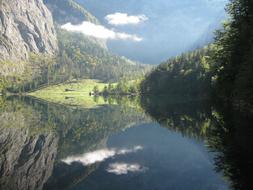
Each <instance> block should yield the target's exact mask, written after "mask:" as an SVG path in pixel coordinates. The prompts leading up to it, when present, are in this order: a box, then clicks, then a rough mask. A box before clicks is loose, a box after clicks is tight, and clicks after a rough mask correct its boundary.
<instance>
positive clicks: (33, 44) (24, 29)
mask: <svg viewBox="0 0 253 190" xmlns="http://www.w3.org/2000/svg"><path fill="white" fill-rule="evenodd" d="M57 50H58V44H57V36H56V31H55V28H54V24H53V19H52V15H51V13H50V11H49V10H48V9H47V7H46V6H45V5H44V4H43V2H42V0H0V60H13V61H20V60H26V59H27V58H28V54H29V52H34V53H45V54H49V55H53V54H55V53H56V52H57Z"/></svg>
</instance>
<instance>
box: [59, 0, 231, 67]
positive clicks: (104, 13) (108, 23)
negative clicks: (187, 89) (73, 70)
mask: <svg viewBox="0 0 253 190" xmlns="http://www.w3.org/2000/svg"><path fill="white" fill-rule="evenodd" d="M78 2H79V3H81V4H83V5H84V7H85V8H86V9H87V10H89V11H90V12H91V13H92V14H93V15H95V16H96V17H97V18H98V19H99V20H100V22H101V25H99V26H98V25H94V24H92V23H88V22H84V23H83V24H81V25H79V26H74V25H71V24H66V25H64V26H63V27H65V29H68V30H72V31H79V32H80V31H81V32H83V33H84V34H85V35H90V36H94V37H98V38H103V39H107V40H108V47H109V49H110V50H112V51H113V52H114V53H116V54H119V55H124V56H126V57H129V58H131V59H133V60H137V61H140V62H143V63H151V64H158V63H160V62H161V61H164V60H166V59H168V58H169V57H171V56H175V55H178V54H180V53H182V52H184V51H187V50H189V49H193V48H195V47H197V46H201V45H203V44H204V43H206V42H208V41H210V40H211V38H212V36H213V31H214V30H215V29H216V28H218V27H219V26H220V22H221V21H222V20H223V19H224V18H225V15H226V14H225V10H224V8H225V4H226V2H227V1H226V0H177V1H175V0H103V1H101V0H78Z"/></svg>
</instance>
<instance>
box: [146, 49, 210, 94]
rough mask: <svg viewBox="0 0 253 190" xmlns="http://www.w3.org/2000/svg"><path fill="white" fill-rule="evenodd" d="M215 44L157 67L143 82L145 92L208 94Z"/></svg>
mask: <svg viewBox="0 0 253 190" xmlns="http://www.w3.org/2000/svg"><path fill="white" fill-rule="evenodd" d="M212 49H213V46H211V45H210V46H207V47H205V48H203V49H198V50H195V51H193V52H189V53H184V54H182V55H180V56H177V57H176V58H171V59H169V60H168V61H166V62H165V63H162V64H161V65H159V66H158V67H157V68H155V69H154V70H153V71H152V72H151V73H150V74H149V75H147V77H146V78H145V80H144V81H143V82H142V84H141V91H142V93H143V94H156V95H158V94H174V95H194V96H195V95H196V96H203V95H208V94H209V92H210V89H211V83H212V70H211V65H210V63H209V60H210V56H211V54H212Z"/></svg>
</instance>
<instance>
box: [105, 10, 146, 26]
mask: <svg viewBox="0 0 253 190" xmlns="http://www.w3.org/2000/svg"><path fill="white" fill-rule="evenodd" d="M105 19H106V20H107V21H108V23H109V24H111V25H116V26H117V25H128V24H133V25H136V24H140V23H142V22H145V21H146V20H148V17H147V16H146V15H128V14H127V13H114V14H109V15H107V16H106V17H105Z"/></svg>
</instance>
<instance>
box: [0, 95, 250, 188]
mask: <svg viewBox="0 0 253 190" xmlns="http://www.w3.org/2000/svg"><path fill="white" fill-rule="evenodd" d="M135 103H136V102H135ZM133 105H134V104H131V103H127V102H125V101H124V102H120V105H107V106H102V107H97V108H94V109H81V108H76V107H67V106H62V105H53V104H49V103H47V102H41V101H37V100H34V99H31V98H17V97H9V98H8V99H6V100H1V101H0V189H7V190H8V189H13V190H14V189H21V190H23V189H24V190H26V189H44V190H49V189H50V190H51V189H52V190H54V189H136V188H138V189H145V190H146V189H159V190H162V189H168V188H169V189H188V190H189V189H209V190H212V189H221V190H223V189H243V190H246V189H247V190H248V189H252V187H253V185H252V180H251V179H252V175H251V171H252V169H253V163H252V160H253V156H252V155H253V154H252V149H251V147H252V145H253V143H252V136H253V129H252V127H251V125H252V124H251V121H252V120H251V118H250V117H249V116H245V114H242V115H241V114H239V113H236V112H233V111H231V109H229V111H228V110H227V109H223V108H220V107H218V106H214V105H213V104H210V103H209V102H207V101H203V102H199V101H198V102H196V101H188V100H187V101H186V100H185V102H183V103H182V100H176V99H172V98H168V97H166V98H165V99H163V98H161V97H159V98H158V97H153V98H152V97H148V98H143V99H142V100H141V107H142V109H141V108H140V106H137V107H134V106H133ZM211 105H212V106H211Z"/></svg>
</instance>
